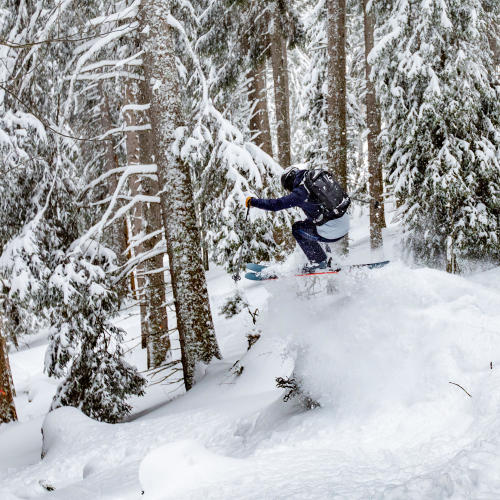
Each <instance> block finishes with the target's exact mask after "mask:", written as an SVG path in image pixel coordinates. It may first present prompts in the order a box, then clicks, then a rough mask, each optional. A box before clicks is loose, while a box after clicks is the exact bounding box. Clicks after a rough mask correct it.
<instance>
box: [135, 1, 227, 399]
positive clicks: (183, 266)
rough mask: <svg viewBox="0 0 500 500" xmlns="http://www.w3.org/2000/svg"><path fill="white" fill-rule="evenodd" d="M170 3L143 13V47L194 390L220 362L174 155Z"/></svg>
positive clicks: (187, 180) (187, 183)
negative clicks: (204, 368)
mask: <svg viewBox="0 0 500 500" xmlns="http://www.w3.org/2000/svg"><path fill="white" fill-rule="evenodd" d="M169 15H170V2H169V1H168V0H145V1H144V2H143V3H142V4H141V8H140V20H141V24H142V29H141V31H142V33H144V34H145V35H144V41H143V43H142V47H143V49H144V51H145V54H144V61H145V64H144V69H145V74H146V81H147V82H148V84H149V86H150V87H149V88H150V90H151V124H152V132H153V139H154V147H155V162H156V164H157V166H158V180H159V183H160V187H161V209H162V217H163V224H164V227H165V235H166V241H167V252H168V257H169V267H170V276H171V281H172V288H173V293H174V301H175V310H176V317H177V329H178V331H179V340H180V346H181V358H182V367H183V373H184V385H185V387H186V390H189V389H191V387H192V386H193V384H194V375H195V368H196V364H197V363H198V362H199V361H203V362H205V363H209V362H210V361H211V359H212V358H213V357H214V356H215V357H217V358H220V352H219V347H218V345H217V339H216V337H215V331H214V327H213V321H212V315H211V312H210V303H209V299H208V291H207V284H206V279H205V272H204V270H203V263H202V260H201V242H200V230H199V228H198V226H197V221H196V212H195V206H194V200H193V189H192V185H191V176H190V169H189V165H187V164H185V163H184V162H182V161H181V160H180V159H179V158H178V157H177V156H176V155H175V154H174V153H173V150H172V149H173V148H172V145H173V143H174V141H175V133H176V130H177V128H178V127H179V126H180V125H181V118H180V110H181V103H180V88H179V81H178V74H177V68H176V65H175V54H174V40H173V36H172V28H171V27H170V25H169V24H168V18H169Z"/></svg>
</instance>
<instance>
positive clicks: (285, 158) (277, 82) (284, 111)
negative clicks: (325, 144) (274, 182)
mask: <svg viewBox="0 0 500 500" xmlns="http://www.w3.org/2000/svg"><path fill="white" fill-rule="evenodd" d="M271 15H272V32H271V64H272V68H273V80H274V101H275V108H276V132H277V133H276V136H277V137H276V139H277V141H276V142H277V146H278V162H279V163H280V165H281V166H282V167H283V168H287V167H289V166H290V164H291V161H292V160H291V141H290V90H289V86H288V55H287V40H286V38H285V35H284V32H283V27H282V25H281V16H280V11H279V8H278V6H277V5H275V6H274V10H273V12H272V14H271Z"/></svg>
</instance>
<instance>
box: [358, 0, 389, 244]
mask: <svg viewBox="0 0 500 500" xmlns="http://www.w3.org/2000/svg"><path fill="white" fill-rule="evenodd" d="M367 6H368V0H363V12H364V26H365V74H366V124H367V126H368V172H369V174H370V178H369V193H370V245H371V248H372V249H376V248H379V247H381V246H382V245H383V240H382V228H383V227H385V217H384V200H383V192H384V186H383V178H382V166H381V165H380V162H379V155H380V147H379V142H378V137H379V135H380V112H379V109H378V106H377V101H376V96H375V86H374V85H373V82H372V80H371V79H370V73H371V66H370V64H369V63H368V54H369V53H370V52H371V50H372V49H373V29H374V24H375V20H374V16H373V13H372V12H368V10H367Z"/></svg>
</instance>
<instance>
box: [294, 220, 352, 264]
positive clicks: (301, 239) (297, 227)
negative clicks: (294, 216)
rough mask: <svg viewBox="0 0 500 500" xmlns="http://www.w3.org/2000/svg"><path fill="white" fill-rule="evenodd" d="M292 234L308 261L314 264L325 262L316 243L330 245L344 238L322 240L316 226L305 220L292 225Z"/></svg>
mask: <svg viewBox="0 0 500 500" xmlns="http://www.w3.org/2000/svg"><path fill="white" fill-rule="evenodd" d="M292 234H293V237H294V238H295V239H296V240H297V243H298V244H299V246H300V248H302V251H303V252H304V253H305V254H306V257H307V258H308V259H309V261H310V262H316V263H319V262H323V261H324V260H326V253H325V251H324V250H323V249H322V248H321V245H320V244H319V243H318V242H319V241H321V242H323V243H332V242H334V241H338V240H341V239H342V238H343V237H344V236H345V235H344V236H341V237H340V238H336V239H334V240H329V239H327V238H323V236H320V235H319V234H318V231H317V229H316V224H314V223H313V222H311V221H307V220H302V221H300V222H295V223H294V224H293V225H292Z"/></svg>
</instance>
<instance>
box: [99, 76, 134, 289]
mask: <svg viewBox="0 0 500 500" xmlns="http://www.w3.org/2000/svg"><path fill="white" fill-rule="evenodd" d="M98 90H99V94H100V96H101V107H100V111H101V127H102V132H103V133H106V132H108V131H109V130H111V129H112V128H113V121H112V119H111V113H110V110H109V100H108V95H107V93H106V91H105V90H104V84H103V81H102V80H100V81H99V83H98ZM104 161H105V164H106V171H109V170H112V169H115V168H118V166H119V165H118V158H117V156H116V153H115V143H114V141H113V139H112V138H109V140H107V141H106V142H105V145H104ZM117 185H118V177H117V176H116V175H112V176H110V177H109V181H108V195H109V196H111V195H113V193H114V192H115V190H116V187H117ZM116 208H118V206H117V207H116ZM111 230H112V236H111V240H112V248H113V250H114V251H115V252H116V254H117V255H118V262H119V263H120V264H123V263H124V262H125V261H126V260H127V256H126V253H125V252H126V250H127V246H128V238H127V229H126V225H125V223H124V222H122V221H119V220H118V221H116V222H115V223H114V224H113V226H112V229H111ZM122 293H124V294H125V293H126V290H123V291H122Z"/></svg>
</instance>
